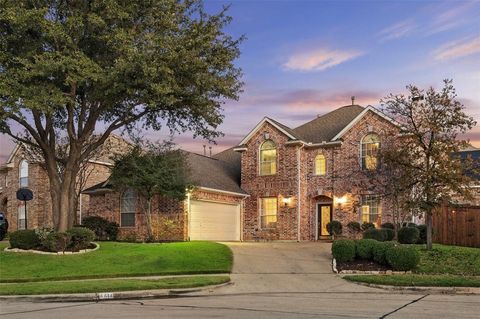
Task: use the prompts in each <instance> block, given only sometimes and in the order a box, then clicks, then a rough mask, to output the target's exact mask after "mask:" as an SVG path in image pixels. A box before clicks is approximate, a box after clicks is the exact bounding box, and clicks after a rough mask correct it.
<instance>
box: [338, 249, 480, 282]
mask: <svg viewBox="0 0 480 319" xmlns="http://www.w3.org/2000/svg"><path fill="white" fill-rule="evenodd" d="M415 247H416V248H417V249H418V251H419V252H420V263H419V264H418V266H417V268H416V269H414V270H413V273H414V274H405V275H351V276H345V277H343V278H345V279H346V280H350V281H355V282H364V283H370V284H378V285H392V286H425V287H433V286H438V287H480V249H478V248H470V247H460V246H447V245H440V244H434V245H433V249H432V250H431V251H428V250H426V249H425V245H416V246H415Z"/></svg>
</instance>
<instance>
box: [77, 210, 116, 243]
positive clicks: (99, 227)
mask: <svg viewBox="0 0 480 319" xmlns="http://www.w3.org/2000/svg"><path fill="white" fill-rule="evenodd" d="M82 226H84V227H86V228H88V229H91V230H93V232H94V233H95V237H96V238H97V240H117V235H118V227H119V226H118V224H117V223H114V222H111V221H109V220H106V219H105V218H102V217H100V216H88V217H85V218H83V219H82Z"/></svg>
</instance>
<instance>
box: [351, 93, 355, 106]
mask: <svg viewBox="0 0 480 319" xmlns="http://www.w3.org/2000/svg"><path fill="white" fill-rule="evenodd" d="M351 99H352V105H355V96H354V95H352V97H351Z"/></svg>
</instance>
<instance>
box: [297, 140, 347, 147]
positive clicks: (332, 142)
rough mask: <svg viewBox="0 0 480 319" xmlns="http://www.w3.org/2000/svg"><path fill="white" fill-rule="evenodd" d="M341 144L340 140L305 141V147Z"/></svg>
mask: <svg viewBox="0 0 480 319" xmlns="http://www.w3.org/2000/svg"><path fill="white" fill-rule="evenodd" d="M342 144H343V142H342V141H331V142H322V143H306V144H305V146H306V147H328V146H336V145H339V146H341V145H342Z"/></svg>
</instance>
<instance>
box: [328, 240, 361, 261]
mask: <svg viewBox="0 0 480 319" xmlns="http://www.w3.org/2000/svg"><path fill="white" fill-rule="evenodd" d="M332 255H333V258H335V259H336V260H337V261H338V262H345V261H353V260H354V259H355V241H354V240H352V239H339V240H335V241H334V242H333V244H332Z"/></svg>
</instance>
